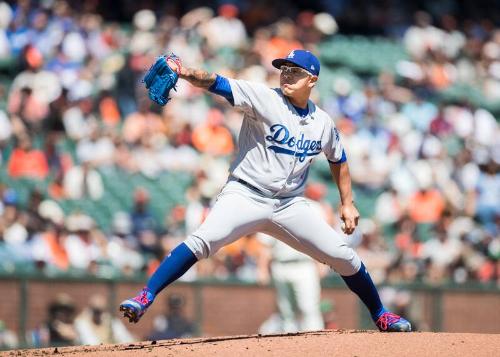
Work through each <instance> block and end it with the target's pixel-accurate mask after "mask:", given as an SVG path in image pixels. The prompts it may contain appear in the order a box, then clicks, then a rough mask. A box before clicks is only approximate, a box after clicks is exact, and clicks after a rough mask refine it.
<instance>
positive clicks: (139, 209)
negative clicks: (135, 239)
mask: <svg viewBox="0 0 500 357" xmlns="http://www.w3.org/2000/svg"><path fill="white" fill-rule="evenodd" d="M149 199H150V198H149V193H148V191H146V190H145V189H144V188H142V187H139V188H137V189H136V190H135V192H134V206H133V209H132V212H131V214H130V218H131V220H132V233H133V234H134V235H135V236H138V235H140V233H141V232H144V231H155V230H156V229H157V223H156V220H155V218H154V217H153V215H152V214H151V212H150V210H149Z"/></svg>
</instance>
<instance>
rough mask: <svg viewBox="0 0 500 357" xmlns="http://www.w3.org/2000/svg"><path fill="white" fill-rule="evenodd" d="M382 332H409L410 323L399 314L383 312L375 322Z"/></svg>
mask: <svg viewBox="0 0 500 357" xmlns="http://www.w3.org/2000/svg"><path fill="white" fill-rule="evenodd" d="M375 325H377V327H378V329H379V330H380V331H382V332H410V331H411V324H410V323H409V322H408V321H407V320H405V319H404V318H402V317H401V316H399V315H396V314H393V313H392V312H388V311H387V312H384V313H383V314H382V315H380V317H379V318H378V319H377V321H376V322H375Z"/></svg>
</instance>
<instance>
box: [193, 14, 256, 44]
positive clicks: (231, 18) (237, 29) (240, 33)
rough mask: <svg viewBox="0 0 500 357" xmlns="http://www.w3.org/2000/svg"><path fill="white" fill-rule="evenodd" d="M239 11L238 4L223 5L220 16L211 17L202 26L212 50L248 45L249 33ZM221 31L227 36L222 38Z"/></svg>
mask: <svg viewBox="0 0 500 357" xmlns="http://www.w3.org/2000/svg"><path fill="white" fill-rule="evenodd" d="M238 13H239V10H238V8H237V7H236V5H233V4H224V5H221V6H219V8H218V14H219V16H217V17H214V18H213V19H210V20H209V21H208V22H207V23H206V25H205V26H204V27H203V28H202V33H203V34H204V36H205V38H206V40H207V42H208V45H209V46H210V47H211V49H212V50H214V51H216V50H218V49H220V48H224V47H229V48H232V49H242V48H244V47H245V46H246V43H247V33H246V30H245V26H244V25H243V22H241V20H240V19H238V17H237V16H238ZM221 33H224V34H226V35H227V36H224V39H222V37H221V36H220V34H221Z"/></svg>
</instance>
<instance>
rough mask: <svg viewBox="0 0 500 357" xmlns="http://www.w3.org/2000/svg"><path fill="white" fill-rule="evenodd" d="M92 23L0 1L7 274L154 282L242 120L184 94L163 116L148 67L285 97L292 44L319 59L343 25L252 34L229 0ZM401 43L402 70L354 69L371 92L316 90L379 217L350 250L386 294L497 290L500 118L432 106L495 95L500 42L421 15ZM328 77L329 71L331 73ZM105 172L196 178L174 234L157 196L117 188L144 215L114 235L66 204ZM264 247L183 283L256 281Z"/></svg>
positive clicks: (274, 26)
mask: <svg viewBox="0 0 500 357" xmlns="http://www.w3.org/2000/svg"><path fill="white" fill-rule="evenodd" d="M92 3H93V2H92ZM256 9H261V7H256ZM80 10H81V11H76V10H75V9H74V8H72V7H71V6H70V4H69V3H68V2H66V1H64V0H54V1H41V2H39V3H38V2H34V1H29V0H19V1H15V2H11V3H10V4H7V3H5V2H1V3H0V73H1V74H2V77H1V78H4V79H6V80H4V81H3V82H0V83H1V87H0V93H2V94H1V95H0V97H4V103H3V104H4V105H3V109H1V110H0V150H1V155H0V166H1V169H2V177H3V178H8V180H7V179H5V180H2V182H0V194H1V198H2V200H1V203H0V257H1V259H0V260H1V262H2V263H1V267H2V269H3V270H7V271H13V269H14V267H15V266H16V264H18V263H20V264H25V263H26V262H31V263H33V267H34V269H36V270H42V271H44V272H45V273H47V274H56V273H58V272H83V273H85V274H93V275H97V276H113V274H119V275H120V274H125V275H133V274H136V273H138V272H140V273H144V272H146V273H150V272H152V271H153V270H154V269H155V268H156V266H157V265H158V264H159V262H160V261H161V259H162V258H163V256H164V255H165V254H166V253H168V252H169V251H170V250H171V249H172V248H173V247H174V246H175V245H176V244H178V243H179V242H180V241H182V240H183V239H184V238H185V237H186V235H187V234H189V233H190V232H192V231H193V230H194V229H195V228H196V227H197V226H198V225H199V224H200V223H201V222H202V221H203V219H204V218H205V217H206V215H207V212H208V210H209V207H210V202H211V200H212V199H213V198H214V197H215V196H216V194H217V192H218V190H219V189H220V188H221V186H222V185H223V184H224V182H225V179H226V177H227V170H228V167H229V162H230V160H231V157H232V155H233V154H234V150H235V145H236V143H235V138H236V137H237V135H238V131H239V127H240V124H241V118H242V115H241V114H240V113H239V112H237V111H235V110H234V109H233V108H232V107H230V106H229V105H228V104H227V103H226V102H225V100H223V99H222V98H218V97H216V96H212V95H208V94H206V93H204V92H202V91H201V90H200V89H197V88H195V87H192V86H190V85H188V84H187V83H186V82H184V81H179V83H178V85H177V92H175V93H173V95H172V100H171V101H170V102H169V103H168V105H166V106H165V107H158V106H155V105H153V104H152V102H151V101H150V100H149V99H148V98H147V94H146V92H145V89H144V86H143V85H141V83H140V81H141V79H142V76H143V74H144V72H145V71H146V70H147V69H148V68H149V67H150V65H151V64H152V63H153V62H154V60H155V58H156V57H157V56H158V55H160V54H164V53H168V52H171V51H172V52H174V53H176V54H177V55H178V56H179V57H180V58H181V59H182V60H183V62H184V65H185V66H190V67H203V68H205V69H207V70H209V71H213V72H217V73H220V74H222V75H225V76H229V77H236V78H240V79H246V80H252V81H260V82H265V83H267V84H268V85H269V86H277V84H278V83H279V81H278V80H279V72H278V71H277V70H275V69H274V68H273V67H272V66H271V60H272V59H273V58H276V57H280V56H283V55H286V54H287V53H288V52H289V51H290V50H291V49H294V48H306V49H310V50H312V51H315V52H318V51H319V48H320V44H321V43H324V42H327V41H331V40H332V39H335V36H336V33H338V32H340V33H341V32H342V28H340V29H339V26H338V25H337V22H336V21H335V19H334V17H332V16H331V15H330V14H329V13H326V12H318V13H314V12H310V11H303V12H299V13H297V16H296V17H294V18H276V19H274V20H273V21H269V24H268V25H262V26H259V27H255V26H254V25H252V23H249V22H247V23H245V22H243V21H242V18H245V19H247V21H249V20H248V19H251V18H252V16H250V15H249V13H248V12H249V11H250V10H249V9H248V8H247V9H246V13H244V15H245V16H242V13H241V11H242V9H241V8H239V7H238V6H236V5H232V4H228V3H226V4H223V5H221V6H218V7H213V8H210V7H198V8H194V9H192V10H190V11H188V12H185V13H183V14H182V15H181V16H173V15H172V14H169V13H168V12H165V13H159V12H156V13H155V12H153V11H151V10H147V9H143V10H140V11H137V12H136V13H135V14H134V16H133V19H132V22H131V23H127V24H121V23H117V22H108V21H104V19H103V17H102V16H101V15H100V14H99V12H98V11H97V10H96V8H92V7H91V6H90V7H88V8H84V9H80ZM257 15H258V14H257ZM257 15H255V14H254V17H255V16H257ZM275 15H276V16H277V14H275ZM266 18H269V16H268V17H266ZM250 29H251V31H250ZM221 34H223V35H221ZM394 40H395V41H398V42H399V43H401V44H402V45H404V46H405V48H406V51H407V53H408V54H409V57H408V59H406V60H404V61H400V62H398V63H394V71H389V70H388V71H387V72H381V73H377V74H375V75H367V74H366V73H365V74H358V75H356V76H357V80H358V83H361V85H360V86H359V85H358V86H356V85H354V84H353V83H352V82H351V81H350V80H349V79H347V78H344V77H341V76H339V77H338V78H337V77H335V78H334V79H333V80H332V83H329V84H328V85H327V88H329V89H328V90H327V91H326V92H322V93H320V92H319V90H316V91H315V92H313V97H314V99H315V100H317V101H318V102H319V105H320V106H321V107H323V108H324V109H325V110H326V111H327V112H328V113H329V114H330V115H331V116H332V118H333V119H334V120H335V122H336V125H337V126H338V128H339V130H340V132H341V133H342V137H343V142H344V146H345V147H346V152H347V156H348V161H349V164H350V169H351V174H352V178H353V182H354V186H355V188H356V193H357V197H356V200H362V199H363V196H364V195H368V196H370V195H371V196H373V195H374V194H376V195H377V198H376V201H375V203H374V207H373V212H374V214H373V216H367V217H363V219H362V220H361V224H360V227H359V229H358V230H357V232H356V234H355V235H354V237H350V238H346V239H348V242H349V243H350V244H352V245H353V246H355V247H356V249H357V251H358V252H359V254H360V255H361V257H362V259H363V261H364V262H365V264H366V266H367V267H368V268H369V269H370V271H371V272H372V275H373V278H374V279H375V280H376V282H377V283H381V282H414V281H425V282H428V283H442V282H449V281H452V282H456V283H464V282H469V281H481V282H485V283H487V282H494V283H496V284H500V260H499V258H500V238H499V227H500V219H499V217H500V215H499V211H500V204H499V202H500V176H499V163H500V147H499V142H498V134H499V130H498V115H499V114H500V113H498V112H497V113H494V112H493V113H492V112H490V111H488V110H486V109H485V108H481V107H476V106H474V105H473V104H472V103H471V102H469V101H467V100H457V101H452V102H450V101H448V102H442V101H438V100H437V95H438V94H439V93H440V91H442V90H445V89H446V88H449V87H450V86H452V85H456V84H466V85H471V86H473V87H474V88H476V89H477V90H480V91H481V93H483V95H484V96H486V97H488V98H490V99H492V100H500V29H498V28H497V27H495V25H494V23H493V22H491V21H487V20H484V21H483V20H478V21H475V20H472V19H471V20H467V21H462V22H458V21H457V19H456V18H455V17H454V16H452V15H450V14H446V15H443V16H440V17H436V16H431V15H429V14H428V13H425V12H416V13H415V20H414V23H411V22H408V23H405V24H404V31H401V36H400V37H399V38H395V39H394ZM319 55H321V53H319ZM332 69H334V68H330V69H329V66H328V65H327V64H324V65H323V67H322V73H326V72H327V71H328V70H332ZM320 81H321V76H320ZM495 115H496V117H495ZM323 163H324V162H323ZM318 164H321V161H320V162H318ZM110 172H115V173H116V172H118V174H119V175H118V177H120V174H123V177H126V175H127V174H138V175H142V176H144V177H146V178H148V179H151V180H154V179H156V178H158V177H160V176H161V175H162V174H164V173H165V172H167V173H168V172H185V173H189V174H190V175H191V176H192V178H193V183H192V185H191V187H189V189H188V190H187V191H186V193H185V198H184V200H183V202H177V204H176V205H175V206H174V208H173V209H171V210H169V211H168V212H167V214H166V215H165V217H164V219H163V221H161V220H160V221H159V220H158V218H157V217H155V216H154V215H153V213H152V207H151V204H150V203H151V194H153V193H152V192H150V191H149V190H148V188H145V187H137V188H136V189H135V191H133V192H128V191H126V192H123V193H122V194H123V196H127V197H130V198H131V199H132V201H133V206H132V208H131V209H130V210H128V211H127V210H124V209H121V210H116V212H114V214H113V219H112V224H111V226H110V229H103V228H102V227H100V226H99V225H97V224H96V222H95V220H93V219H92V218H91V216H92V215H91V214H90V212H86V211H85V210H84V209H83V210H73V211H69V212H68V211H67V210H64V209H63V208H64V207H63V204H62V203H63V202H65V201H78V200H90V201H95V202H101V203H103V202H104V203H103V204H105V201H106V190H105V186H104V183H103V181H104V179H105V177H106V175H107V174H108V173H110ZM114 177H116V175H115V176H114ZM22 180H31V181H35V182H39V183H44V184H45V186H44V187H46V190H33V191H32V192H30V194H29V198H28V199H27V202H26V203H25V204H21V199H20V192H19V191H18V187H17V186H16V185H13V184H12V182H13V181H15V182H23V181H22ZM325 185H327V184H326V181H325V182H315V183H312V185H311V186H310V188H309V189H308V195H309V197H310V198H311V199H314V200H319V201H325V200H326V197H327V186H325ZM330 189H332V188H331V186H330ZM165 199H166V200H167V199H168V197H166V198H165ZM328 204H329V205H330V206H331V205H332V202H329V203H328ZM333 209H334V210H333V212H330V213H329V214H331V215H332V216H333V219H332V222H338V220H336V219H335V209H336V207H333ZM264 249H266V248H265V246H264V245H263V244H261V243H260V241H259V240H258V239H256V238H255V237H244V239H242V240H240V241H238V242H236V243H235V244H233V245H231V246H228V247H226V248H225V249H223V251H222V252H220V253H219V254H217V255H216V256H215V257H214V258H213V259H211V260H207V261H203V262H200V264H198V265H197V266H196V268H195V269H193V270H192V271H190V272H188V273H187V274H186V276H185V277H184V279H186V280H192V279H196V278H200V277H217V278H229V277H236V278H239V279H243V280H247V281H259V279H260V278H259V277H260V276H261V273H259V269H258V261H259V256H260V255H261V254H262V251H263V250H264Z"/></svg>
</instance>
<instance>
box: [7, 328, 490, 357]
mask: <svg viewBox="0 0 500 357" xmlns="http://www.w3.org/2000/svg"><path fill="white" fill-rule="evenodd" d="M498 351H500V336H499V335H493V334H491V335H488V334H470V333H430V332H413V333H391V334H389V333H380V332H375V331H353V330H335V331H318V332H307V333H295V334H280V335H251V336H228V337H214V338H193V339H184V340H168V341H149V342H139V343H133V344H125V345H101V346H79V347H64V348H57V349H56V348H45V349H38V350H22V351H8V352H4V356H23V357H24V356H26V357H27V356H49V355H54V356H68V357H69V356H72V357H77V356H86V357H98V356H104V357H110V356H119V357H122V356H133V357H142V356H148V357H156V356H158V357H159V356H176V357H179V356H180V357H182V356H238V357H242V356H259V357H261V356H301V357H302V356H307V357H312V356H337V355H339V356H359V357H361V356H370V357H372V356H383V357H386V356H388V355H399V356H460V355H462V356H472V355H473V356H475V357H479V356H487V357H492V356H495V355H497V353H498Z"/></svg>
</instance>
